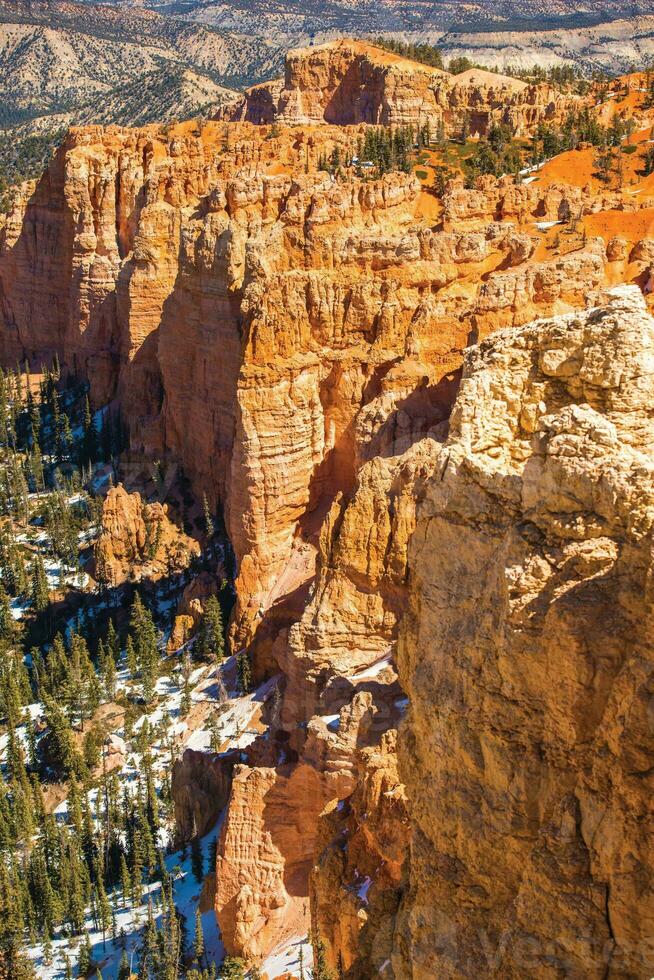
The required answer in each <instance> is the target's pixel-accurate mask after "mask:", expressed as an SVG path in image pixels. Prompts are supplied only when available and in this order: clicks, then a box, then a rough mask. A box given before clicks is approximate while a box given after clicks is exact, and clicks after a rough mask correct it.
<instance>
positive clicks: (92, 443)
mask: <svg viewBox="0 0 654 980" xmlns="http://www.w3.org/2000/svg"><path fill="white" fill-rule="evenodd" d="M83 425H84V435H83V437H82V451H81V453H80V457H81V461H82V463H83V464H86V465H88V464H90V463H94V462H95V461H96V459H97V458H98V430H97V429H96V427H95V422H94V421H93V416H92V415H91V406H90V404H89V396H88V395H87V396H86V400H85V402H84V423H83Z"/></svg>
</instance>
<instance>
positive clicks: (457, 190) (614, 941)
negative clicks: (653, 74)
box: [0, 39, 654, 980]
mask: <svg viewBox="0 0 654 980" xmlns="http://www.w3.org/2000/svg"><path fill="white" fill-rule="evenodd" d="M393 47H395V49H396V50H395V51H393V50H389V49H390V48H393ZM411 51H413V53H414V54H415V53H416V52H418V54H419V53H420V49H419V48H407V47H405V48H402V46H401V45H399V44H398V43H396V44H391V43H390V42H385V47H381V46H378V45H375V44H371V43H368V42H364V41H354V40H343V39H339V40H330V41H327V42H326V43H324V44H319V45H316V46H311V47H308V48H298V49H295V50H292V51H291V52H290V53H289V54H288V56H287V58H286V64H285V73H284V77H283V79H280V80H276V81H266V82H262V83H260V84H258V85H255V86H254V87H249V88H247V89H246V90H245V92H244V93H243V95H242V96H241V97H239V99H238V100H236V99H232V100H230V102H229V105H227V106H225V107H223V108H221V109H219V110H218V109H217V111H216V112H214V113H212V115H214V118H212V119H210V120H205V119H198V120H192V121H188V122H180V123H171V124H166V125H158V124H152V125H148V126H145V127H142V128H130V127H121V126H106V127H102V126H88V127H79V128H72V129H71V130H70V131H69V132H68V133H67V135H66V136H65V137H64V138H63V141H62V143H61V145H60V146H59V148H58V149H57V151H56V152H55V154H54V156H53V158H52V160H51V161H50V163H49V165H48V167H47V169H46V171H45V172H44V174H43V175H42V176H41V177H40V178H39V179H38V180H36V181H31V182H27V183H24V184H22V185H21V186H20V187H19V188H17V189H16V190H15V191H14V192H13V196H12V200H11V202H10V205H9V206H8V208H7V213H6V214H4V215H3V216H2V217H1V218H0V360H1V361H2V365H3V373H2V374H1V375H0V444H1V446H0V448H1V451H2V456H1V460H0V462H1V465H2V470H1V479H0V555H1V557H2V562H3V564H2V568H1V569H0V579H1V583H0V644H1V647H0V707H1V708H2V711H3V712H4V714H3V718H2V724H3V725H4V726H5V728H6V737H5V738H4V741H2V742H1V743H0V744H1V745H2V747H1V748H0V759H1V761H2V765H3V772H4V773H5V775H6V783H7V789H6V792H5V793H4V794H3V796H1V797H0V844H2V847H3V848H4V847H5V843H6V852H7V861H6V863H2V861H4V857H2V859H1V861H0V910H2V909H4V910H5V911H6V910H7V909H8V908H10V907H13V905H16V907H17V908H20V910H21V911H20V912H19V913H16V915H17V916H18V918H19V919H20V921H18V919H16V923H14V925H13V926H12V929H11V930H10V933H9V934H8V938H7V936H5V934H4V933H3V931H2V929H3V927H2V925H0V940H2V941H1V942H0V975H2V973H3V970H4V969H5V963H9V974H8V975H11V963H12V962H14V961H13V960H11V956H14V954H15V955H16V956H18V954H19V952H20V950H19V947H20V946H25V947H26V949H27V951H28V954H29V955H28V959H29V960H30V961H34V962H36V963H37V966H38V968H39V969H40V970H41V971H42V973H41V974H39V975H43V976H47V977H54V976H59V975H60V974H61V975H64V974H63V972H62V971H64V970H65V956H68V955H69V950H70V948H71V937H75V943H76V944H77V946H76V947H75V948H76V954H75V955H76V956H77V957H78V958H79V960H80V966H79V971H78V972H79V973H80V975H92V971H93V970H94V969H98V968H100V969H102V970H106V974H107V975H111V976H114V975H120V976H121V977H122V976H128V975H129V969H130V967H129V960H130V957H132V959H133V962H134V963H138V964H139V966H138V969H139V970H140V971H141V972H139V976H141V975H142V976H143V977H144V978H146V980H159V978H160V977H162V976H165V977H166V978H167V980H168V978H169V977H175V978H177V977H183V976H188V977H189V978H195V980H198V978H200V980H208V978H209V976H210V973H209V972H208V971H209V970H210V967H211V964H212V963H215V964H216V965H217V966H218V967H219V969H220V970H222V971H223V973H222V976H224V977H225V978H227V977H229V978H230V980H232V978H234V977H238V978H243V977H244V976H245V974H246V972H247V971H254V972H251V973H250V975H251V976H253V977H254V976H257V975H265V976H267V977H268V980H277V978H282V977H284V978H288V977H289V976H290V977H295V978H305V977H308V975H309V974H308V971H309V969H310V968H311V969H312V970H313V971H314V972H313V974H312V975H313V976H314V977H315V978H316V980H329V978H336V977H339V978H344V980H367V978H370V977H376V976H380V977H383V978H385V980H390V978H394V980H433V978H434V977H439V978H440V977H444V978H445V977H447V978H460V977H465V978H468V977H469V978H473V977H479V976H489V977H497V978H500V977H502V978H505V977H511V978H514V977H515V978H517V977H527V976H528V977H535V978H539V980H540V978H542V980H549V978H554V977H561V976H566V977H568V976H569V977H581V976H584V977H592V978H593V980H595V978H597V980H600V978H618V977H620V978H623V977H629V978H631V977H634V978H635V977H644V976H649V975H651V974H652V973H654V947H653V945H652V941H651V938H650V937H651V936H652V934H653V928H654V921H653V920H654V905H653V903H652V899H651V891H652V889H651V887H650V885H651V878H652V875H653V874H654V857H653V854H652V849H651V846H650V843H649V829H650V828H649V822H650V818H649V797H650V795H651V785H650V784H651V779H652V766H651V756H652V752H653V750H654V735H653V733H652V725H651V718H650V709H651V699H652V690H651V675H652V666H653V663H652V648H651V641H650V634H651V628H650V627H651V623H650V617H651V610H650V607H651V602H650V590H651V585H650V581H651V578H652V576H651V550H652V514H654V483H653V478H654V463H653V462H652V458H653V449H654V428H653V426H652V421H651V420H652V417H654V402H653V398H654V396H653V395H652V381H653V380H654V379H653V377H652V375H653V374H654V320H653V319H652V316H651V314H650V309H651V306H652V286H651V284H652V281H653V277H654V184H653V183H652V171H653V170H654V158H653V156H652V150H651V146H650V143H651V131H652V129H651V128H652V125H653V124H654V115H653V114H652V104H653V103H652V96H651V92H650V88H649V87H648V86H649V78H648V77H645V76H643V77H641V76H636V75H631V76H628V77H627V78H626V79H618V80H616V81H614V82H610V83H609V82H606V83H602V84H600V83H595V82H590V81H585V80H581V79H579V78H577V77H576V76H575V75H574V73H572V74H571V75H570V77H568V75H562V74H561V73H556V72H553V73H550V74H549V75H546V73H540V74H536V75H534V76H533V77H532V76H531V75H528V73H523V74H525V77H524V78H519V77H514V75H513V74H507V75H500V74H496V73H493V72H490V71H486V70H485V69H481V68H479V67H477V66H468V67H467V68H465V70H463V69H464V66H462V65H458V66H457V65H455V66H454V67H458V68H459V69H461V70H459V71H458V72H456V73H453V72H450V71H447V70H445V69H444V68H440V67H434V66H432V65H427V64H422V63H420V62H418V61H415V60H413V59H412V58H411V57H410V56H409V55H410V54H411ZM402 52H403V53H402ZM423 55H424V52H423ZM634 79H635V80H634ZM2 658H4V660H3V659H2ZM6 800H8V801H9V802H8V803H7V806H5V802H6ZM32 811H34V813H36V815H37V816H36V817H32V816H31V813H32ZM8 814H10V815H8ZM57 821H58V822H57ZM3 835H4V836H3ZM19 857H20V861H23V862H24V863H25V867H26V869H27V871H26V875H25V882H26V883H25V884H24V885H21V886H20V887H21V888H23V891H22V892H20V894H21V895H22V898H21V902H20V903H17V902H16V901H14V900H15V896H16V894H18V892H19V890H20V889H19V883H18V881H17V875H18V872H17V869H18V868H19V866H22V865H20V864H19ZM3 876H4V877H3ZM69 878H70V881H71V882H72V884H71V885H70V887H68V886H66V887H64V882H65V881H67V880H68V879H69ZM53 890H54V891H53ZM54 892H56V893H57V894H58V895H59V893H60V892H61V895H60V897H59V898H58V899H57V900H56V901H55V900H54V899H52V894H53V893H54ZM12 896H13V899H12ZM48 896H50V898H48ZM61 896H63V897H61ZM10 899H11V901H10ZM51 899H52V900H51ZM12 902H13V905H12ZM49 902H50V904H48V903H49ZM3 903H4V904H3ZM21 903H22V904H21ZM41 909H44V910H45V911H41ZM117 909H119V910H120V911H119V912H118V911H117ZM113 918H115V919H116V929H114V930H113V933H112V929H113ZM0 920H2V916H1V915H0ZM12 922H13V920H12ZM180 923H181V924H180ZM182 925H185V929H184V928H182ZM121 929H123V930H124V935H121ZM21 930H22V932H21ZM185 930H186V931H185ZM19 933H20V934H21V936H23V938H22V939H21V942H20V943H19V944H18V946H16V943H15V936H16V935H18V934H19ZM23 933H24V935H23ZM82 934H85V935H88V936H89V937H91V938H89V940H88V944H87V943H86V940H83V941H81V940H79V939H78V937H80V936H81V935H82ZM3 937H4V938H3ZM12 937H13V938H12ZM191 937H192V938H191ZM5 940H6V942H5ZM10 940H11V942H10ZM12 942H13V943H14V945H13V946H12V945H11V943H12ZM3 943H4V945H3ZM53 943H54V951H53V949H52V948H51V947H52V944H53ZM87 945H88V947H89V949H90V952H89V951H88V949H87ZM78 946H79V949H78V948H77V947H78ZM5 947H6V949H5ZM7 950H8V952H7ZM171 950H172V952H171ZM12 951H13V952H12ZM5 954H6V955H5ZM2 956H5V960H3V959H2V958H1V957H2ZM20 956H21V957H22V953H21V954H20ZM312 956H313V966H312V967H311V957H312ZM48 957H51V958H52V959H51V962H54V964H55V965H54V966H53V967H52V970H51V972H49V973H44V972H43V971H44V970H46V969H47V970H49V969H50V966H49V965H48V964H47V963H46V960H47V958H48ZM224 957H226V959H225V960H224V964H223V965H222V966H221V965H220V964H221V963H223V958H224ZM23 960H24V957H23V958H22V959H21V960H20V961H21V962H23ZM16 962H18V960H16ZM121 962H122V966H121ZM125 963H126V964H127V965H125ZM92 964H93V965H92ZM160 968H161V970H160V972H159V973H157V972H156V971H157V970H159V969H160ZM119 970H122V971H123V972H122V973H120V974H119ZM166 970H168V972H166ZM57 971H59V973H57ZM125 971H127V972H125ZM161 971H163V972H161ZM256 971H260V973H257V972H256ZM5 972H6V971H5Z"/></svg>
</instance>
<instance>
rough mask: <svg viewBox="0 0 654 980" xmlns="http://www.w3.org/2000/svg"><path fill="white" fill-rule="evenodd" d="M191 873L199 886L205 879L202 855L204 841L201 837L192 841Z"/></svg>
mask: <svg viewBox="0 0 654 980" xmlns="http://www.w3.org/2000/svg"><path fill="white" fill-rule="evenodd" d="M191 871H192V872H193V877H194V878H195V880H196V881H197V883H198V884H201V882H202V879H203V878H204V855H203V853H202V841H201V840H200V838H199V837H197V836H196V837H194V838H193V839H192V840H191Z"/></svg>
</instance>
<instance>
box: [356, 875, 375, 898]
mask: <svg viewBox="0 0 654 980" xmlns="http://www.w3.org/2000/svg"><path fill="white" fill-rule="evenodd" d="M371 885H372V878H371V877H369V875H366V877H365V878H363V879H362V880H361V881H359V882H357V884H356V885H355V887H356V892H357V895H358V896H359V898H360V899H361V901H362V902H365V904H366V905H367V904H368V891H369V889H370V886H371Z"/></svg>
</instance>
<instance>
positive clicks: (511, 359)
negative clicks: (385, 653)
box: [393, 287, 654, 980]
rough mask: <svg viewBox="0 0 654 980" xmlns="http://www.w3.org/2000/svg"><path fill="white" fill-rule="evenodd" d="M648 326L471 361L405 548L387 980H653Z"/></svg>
mask: <svg viewBox="0 0 654 980" xmlns="http://www.w3.org/2000/svg"><path fill="white" fill-rule="evenodd" d="M653 374H654V320H653V319H652V318H651V317H650V316H649V315H648V314H647V313H646V311H645V305H644V302H643V300H642V298H641V296H640V293H639V291H638V290H637V289H635V288H634V287H627V288H626V287H622V288H621V289H619V290H617V291H616V292H615V293H614V294H613V296H612V298H611V299H610V301H609V303H608V305H606V306H604V307H600V308H597V309H593V310H590V311H589V312H587V313H583V314H573V315H569V316H564V317H557V318H554V319H549V320H548V319H546V320H541V321H537V322H535V323H533V324H530V325H529V326H527V327H524V328H522V329H520V330H517V331H515V332H507V331H504V332H501V333H498V334H495V335H494V336H493V337H492V338H490V339H489V340H487V341H485V342H484V343H482V344H480V345H479V347H477V348H473V349H471V351H470V352H469V354H468V356H467V358H466V362H465V366H464V373H463V379H462V382H461V387H460V390H459V395H458V399H457V403H456V406H455V409H454V411H453V414H452V419H451V427H450V435H449V438H448V441H447V443H446V445H445V447H444V448H443V450H442V452H441V454H440V456H439V459H438V464H437V466H436V468H435V471H434V475H433V478H432V479H431V480H428V481H427V483H426V485H425V499H424V501H423V503H422V504H421V506H420V508H419V513H418V519H417V526H416V532H415V535H414V537H413V539H412V544H411V547H410V567H411V584H410V595H411V600H410V614H409V616H408V617H407V619H406V621H405V628H404V631H403V635H402V639H401V645H400V653H399V668H400V676H401V679H402V682H403V685H404V687H405V689H406V691H407V693H408V695H409V699H410V703H411V707H410V709H409V714H408V721H407V725H406V727H405V728H404V729H403V730H402V734H401V744H400V777H401V778H402V780H403V782H404V784H405V788H406V793H407V801H408V803H407V805H408V810H409V813H410V817H411V822H412V839H411V858H410V887H409V890H408V893H407V896H406V898H405V903H404V908H403V927H402V929H401V930H400V937H399V944H398V947H397V948H396V951H395V954H394V957H393V967H394V971H395V975H396V976H397V977H406V978H415V980H418V978H424V980H426V978H428V977H429V978H431V977H434V976H442V977H460V976H466V977H468V976H479V975H484V976H493V977H499V976H502V977H507V976H511V977H517V976H531V977H552V976H555V975H561V976H563V975H565V976H592V977H601V976H611V977H618V976H620V977H622V976H634V977H635V976H646V975H649V973H651V971H652V966H653V964H654V947H653V945H652V941H651V936H652V918H653V916H654V904H653V903H652V898H651V890H650V889H649V888H648V886H647V884H646V882H647V881H648V879H649V878H650V877H651V874H652V850H651V846H650V842H649V832H648V823H649V812H650V790H649V787H648V780H649V779H650V777H651V757H652V749H653V748H654V743H653V739H652V727H651V720H650V718H649V712H650V704H651V699H652V686H651V677H652V662H653V661H652V646H651V640H650V633H651V622H650V619H651V599H650V591H651V586H650V580H651V572H652V557H651V543H652V513H653V512H652V501H653V500H654V467H653V465H652V449H653V448H654V428H653V427H652V421H651V419H652V409H653V407H654V403H653V396H652V390H653V388H652V381H653Z"/></svg>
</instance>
